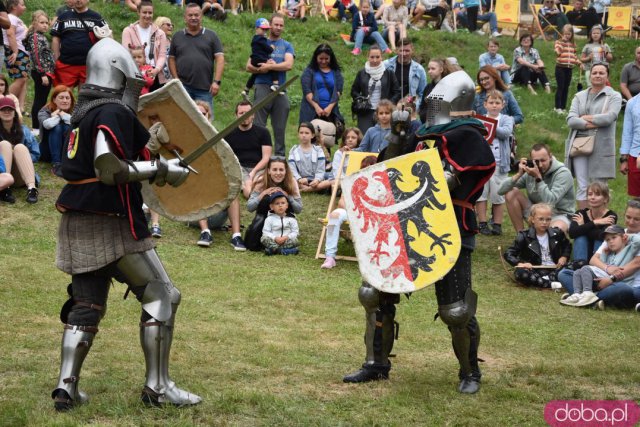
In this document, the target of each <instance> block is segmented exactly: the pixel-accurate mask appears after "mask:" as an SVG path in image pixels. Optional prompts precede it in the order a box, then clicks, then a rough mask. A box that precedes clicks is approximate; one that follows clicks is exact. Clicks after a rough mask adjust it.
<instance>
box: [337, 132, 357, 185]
mask: <svg viewBox="0 0 640 427" xmlns="http://www.w3.org/2000/svg"><path fill="white" fill-rule="evenodd" d="M361 141H362V132H360V129H358V128H355V127H354V128H347V129H345V131H344V133H343V134H342V142H341V143H340V146H339V148H338V151H336V152H335V154H334V155H333V159H332V161H331V165H332V166H331V172H332V175H333V177H334V178H337V176H338V170H339V169H340V163H342V158H343V157H344V155H345V152H347V151H350V150H355V149H356V148H358V146H359V145H360V142H361ZM348 163H349V160H348V159H347V160H345V161H344V164H343V165H342V175H343V176H344V173H345V172H346V170H347V165H348Z"/></svg>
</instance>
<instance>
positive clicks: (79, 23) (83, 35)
mask: <svg viewBox="0 0 640 427" xmlns="http://www.w3.org/2000/svg"><path fill="white" fill-rule="evenodd" d="M74 7H75V9H72V10H69V11H67V12H64V13H63V14H62V15H60V16H59V17H58V20H57V21H56V22H55V24H54V25H53V27H52V28H51V36H52V38H51V49H52V50H53V58H54V59H55V60H56V66H55V76H54V85H56V86H57V85H65V86H68V87H70V88H74V87H76V86H78V85H80V84H82V83H84V81H85V80H86V78H87V54H88V53H89V49H91V46H93V45H94V44H95V43H96V42H97V41H98V39H97V37H96V35H95V33H94V30H93V29H94V28H95V27H104V26H106V25H107V23H106V22H105V21H104V19H102V16H100V14H99V13H98V12H94V11H93V10H91V9H89V0H76V1H75V3H74Z"/></svg>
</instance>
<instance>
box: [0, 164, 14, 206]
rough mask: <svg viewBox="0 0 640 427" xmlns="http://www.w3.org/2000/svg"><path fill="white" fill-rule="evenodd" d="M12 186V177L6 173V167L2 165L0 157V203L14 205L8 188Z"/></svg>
mask: <svg viewBox="0 0 640 427" xmlns="http://www.w3.org/2000/svg"><path fill="white" fill-rule="evenodd" d="M12 185H13V176H11V174H10V173H8V172H7V166H6V165H5V164H4V159H3V158H2V155H0V202H6V203H15V202H16V198H15V197H13V195H12V194H11V192H10V191H8V189H9V187H11V186H12Z"/></svg>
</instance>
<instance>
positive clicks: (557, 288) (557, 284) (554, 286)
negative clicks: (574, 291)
mask: <svg viewBox="0 0 640 427" xmlns="http://www.w3.org/2000/svg"><path fill="white" fill-rule="evenodd" d="M551 289H553V290H554V291H556V292H560V289H562V283H560V282H551Z"/></svg>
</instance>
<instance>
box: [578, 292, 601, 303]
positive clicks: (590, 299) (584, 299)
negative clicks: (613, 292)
mask: <svg viewBox="0 0 640 427" xmlns="http://www.w3.org/2000/svg"><path fill="white" fill-rule="evenodd" d="M598 300H599V299H598V296H597V295H596V294H594V293H593V292H591V291H584V292H583V293H582V296H581V297H580V301H578V302H577V303H575V306H576V307H586V306H588V305H591V304H593V303H595V302H597V301H598Z"/></svg>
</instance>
